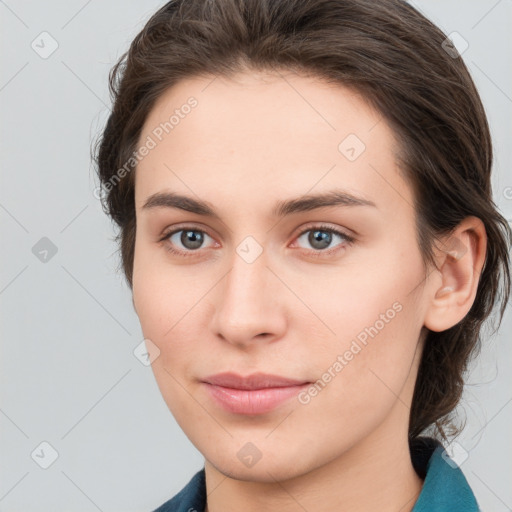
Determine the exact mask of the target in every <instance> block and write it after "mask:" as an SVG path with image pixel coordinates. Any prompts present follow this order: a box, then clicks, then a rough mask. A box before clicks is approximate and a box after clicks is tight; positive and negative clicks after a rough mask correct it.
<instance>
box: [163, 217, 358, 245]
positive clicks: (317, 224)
mask: <svg viewBox="0 0 512 512" xmlns="http://www.w3.org/2000/svg"><path fill="white" fill-rule="evenodd" d="M314 229H316V230H319V231H332V232H334V234H338V235H340V236H342V237H344V238H345V239H347V240H349V241H350V240H351V239H354V238H355V235H354V234H352V233H346V232H345V230H347V231H350V230H348V229H347V228H344V229H341V228H338V227H333V226H330V225H329V223H327V222H321V221H311V224H309V223H306V225H304V226H302V227H301V228H299V229H298V230H297V231H294V234H293V237H294V240H295V239H296V238H298V237H299V236H302V235H304V234H305V233H307V232H308V231H312V230H314ZM187 230H189V231H199V232H201V233H204V234H206V235H208V236H209V237H210V238H211V239H213V240H214V239H215V237H213V236H212V235H211V234H210V233H208V230H206V229H204V228H202V227H200V226H199V225H193V224H185V225H183V226H180V225H178V226H177V227H176V226H174V227H173V228H172V229H169V230H164V232H163V234H162V236H161V237H160V239H159V240H160V241H168V240H169V238H170V237H171V236H173V235H175V234H176V233H179V232H180V231H187Z"/></svg>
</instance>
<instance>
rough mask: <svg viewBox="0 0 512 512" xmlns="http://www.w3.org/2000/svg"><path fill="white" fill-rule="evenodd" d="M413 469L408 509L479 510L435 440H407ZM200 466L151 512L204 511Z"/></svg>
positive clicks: (437, 511)
mask: <svg viewBox="0 0 512 512" xmlns="http://www.w3.org/2000/svg"><path fill="white" fill-rule="evenodd" d="M409 447H410V450H411V460H412V464H413V467H414V469H415V471H416V472H417V473H418V475H419V476H420V477H421V478H422V479H424V482H423V487H422V489H421V492H420V495H419V497H418V500H417V501H416V504H415V505H414V508H413V509H412V512H480V509H479V508H478V504H477V501H476V499H475V496H474V494H473V492H472V491H471V488H470V487H469V484H468V482H467V480H466V478H465V477H464V474H463V473H462V471H461V470H460V468H459V467H458V466H457V464H455V462H454V461H453V460H452V459H450V458H449V456H448V455H447V453H446V451H445V449H444V448H443V446H442V445H441V443H440V442H439V441H437V440H436V439H433V438H430V437H419V438H416V439H415V440H413V441H411V442H410V443H409ZM205 506H206V481H205V472H204V467H203V468H202V469H201V470H200V471H198V472H197V473H196V474H195V475H194V476H193V477H192V479H191V480H190V481H189V483H188V484H187V485H186V486H185V487H184V488H183V489H182V490H181V491H180V492H179V493H178V494H176V496H174V497H173V498H171V499H170V500H169V501H167V502H165V503H164V504H163V505H161V506H160V507H158V508H157V509H156V510H154V511H153V512H204V509H205Z"/></svg>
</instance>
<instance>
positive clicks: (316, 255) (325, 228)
mask: <svg viewBox="0 0 512 512" xmlns="http://www.w3.org/2000/svg"><path fill="white" fill-rule="evenodd" d="M181 231H194V232H196V233H202V234H204V235H208V233H207V232H206V231H204V230H202V229H197V228H196V227H195V226H184V227H181V228H180V229H175V230H174V231H171V232H169V233H166V234H165V235H164V236H163V237H162V238H161V239H160V240H159V242H165V241H166V240H169V239H170V238H171V236H173V235H175V234H176V233H180V232H181ZM309 231H323V232H325V233H330V234H334V235H338V236H339V237H340V238H342V239H344V241H345V242H344V244H340V245H338V246H337V247H333V248H331V249H325V250H319V249H311V251H312V253H308V256H312V257H314V258H320V257H323V256H325V255H328V256H330V255H331V254H333V253H335V252H337V251H339V250H341V249H340V246H345V247H347V246H348V247H350V246H351V245H352V244H353V243H354V242H355V238H354V237H352V236H349V235H347V234H346V233H343V232H342V231H338V230H337V229H334V228H331V227H329V226H325V225H318V226H310V227H308V228H307V229H304V230H303V231H301V232H300V233H299V234H298V235H297V236H296V238H300V237H301V236H302V235H304V234H305V233H308V232H309ZM208 236H210V235H208ZM210 238H211V237H210ZM165 249H166V250H167V251H169V252H170V253H171V254H174V255H176V256H180V257H183V258H188V257H194V256H197V253H198V252H199V249H198V250H195V251H192V250H188V251H181V250H177V249H174V248H173V247H172V245H169V244H166V246H165Z"/></svg>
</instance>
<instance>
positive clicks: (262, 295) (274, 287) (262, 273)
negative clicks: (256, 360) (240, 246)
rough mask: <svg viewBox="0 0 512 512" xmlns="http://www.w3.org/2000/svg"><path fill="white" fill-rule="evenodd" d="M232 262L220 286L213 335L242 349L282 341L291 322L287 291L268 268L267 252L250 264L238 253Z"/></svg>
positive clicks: (217, 293) (217, 288) (218, 287)
mask: <svg viewBox="0 0 512 512" xmlns="http://www.w3.org/2000/svg"><path fill="white" fill-rule="evenodd" d="M232 261H233V264H232V267H231V270H230V271H229V272H228V273H227V274H226V275H225V277H224V279H223V280H222V281H221V283H219V285H218V286H217V287H216V296H215V313H214V315H213V319H212V329H213V332H214V333H215V334H216V335H217V336H218V337H220V338H221V339H223V340H224V341H226V342H228V343H231V344H233V345H237V346H238V347H240V348H248V347H249V346H251V345H253V344H255V343H257V344H261V343H262V342H266V343H270V342H272V341H275V340H277V339H279V338H281V337H282V336H283V334H284V332H285V330H286V322H287V320H286V312H285V305H284V301H285V299H286V296H285V290H284V287H283V285H282V283H281V282H280V281H279V279H278V278H277V277H276V276H275V272H273V271H272V270H271V269H270V268H269V267H268V266H267V259H266V258H265V252H263V253H262V254H261V255H260V256H259V257H258V258H257V259H256V260H255V261H253V262H250V263H249V262H247V261H246V260H244V258H243V257H240V256H239V254H237V253H235V254H234V257H233V260H232Z"/></svg>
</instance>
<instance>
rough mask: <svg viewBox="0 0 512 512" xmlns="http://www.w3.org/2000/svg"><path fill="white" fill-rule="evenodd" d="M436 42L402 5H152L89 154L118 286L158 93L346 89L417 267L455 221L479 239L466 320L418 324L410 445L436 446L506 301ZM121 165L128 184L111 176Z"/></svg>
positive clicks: (475, 121) (505, 269) (464, 110)
mask: <svg viewBox="0 0 512 512" xmlns="http://www.w3.org/2000/svg"><path fill="white" fill-rule="evenodd" d="M447 41H448V40H447V38H446V35H445V34H444V33H443V32H442V31H441V30H440V29H439V28H438V27H436V26H435V25H434V24H432V23H431V22H430V21H429V20H428V19H427V18H426V17H424V16H423V15H422V14H421V13H419V12H418V11H417V10H416V9H414V8H413V7H412V6H411V5H409V4H407V3H406V2H405V1H401V0H380V1H378V2H376V1H374V0H280V1H275V0H173V1H171V2H168V3H167V4H165V5H164V6H163V7H161V8H160V9H159V10H158V11H157V12H156V13H155V14H154V15H153V16H152V17H151V18H150V19H149V21H147V23H146V24H145V26H144V28H143V29H142V30H141V31H140V33H138V34H137V35H136V37H135V38H134V40H133V41H132V43H131V45H130V47H129V50H128V51H126V52H125V53H124V54H122V56H121V57H120V58H119V60H118V61H117V63H116V64H115V65H114V67H113V68H112V69H111V71H110V75H109V89H110V94H111V98H112V103H113V108H112V111H111V113H110V115H109V118H108V121H107V123H106V126H105V128H104V131H103V133H102V134H100V137H99V139H98V140H97V141H96V144H95V147H94V155H93V158H94V160H95V163H96V166H97V173H98V176H99V179H100V182H101V187H102V190H103V192H105V194H103V195H102V197H101V200H102V207H103V209H104V211H105V213H107V214H108V215H109V216H110V217H111V218H112V219H113V221H115V223H116V224H117V226H118V227H119V233H118V235H117V237H116V242H118V243H119V248H120V251H121V262H122V269H123V271H124V275H125V278H126V280H127V282H128V285H129V287H130V289H133V284H132V273H133V260H134V246H135V232H136V215H135V201H134V197H135V194H134V183H135V182H134V174H135V169H136V161H135V159H134V158H133V155H134V154H135V153H134V152H135V151H136V149H137V147H136V146H137V143H138V139H139V136H140V133H141V129H142V127H143V125H144V122H145V120H146V118H147V116H148V114H149V112H150V111H151V109H152V107H153V106H154V104H155V102H156V100H157V99H158V98H159V97H160V96H161V95H162V94H163V93H164V92H165V91H166V90H167V89H169V88H170V87H172V86H173V85H175V84H176V83H177V82H179V81H180V80H182V79H186V78H194V77H200V76H212V75H215V76H224V77H231V78H232V77H233V76H235V75H236V74H237V73H240V72H246V71H252V70H253V71H279V70H293V71H297V72H300V73H303V74H307V75H312V76H317V77H319V78H323V79H324V80H327V81H330V82H333V83H337V84H339V85H341V86H345V87H349V88H351V89H352V90H355V91H357V92H358V93H359V94H360V95H361V97H362V98H363V99H364V100H366V101H367V102H368V103H369V104H370V105H371V106H373V107H374V109H375V110H376V111H377V112H379V113H380V114H381V115H382V117H383V118H384V119H385V120H386V121H387V123H388V124H389V126H390V127H391V128H392V130H393V132H394V134H395V136H396V139H397V141H398V145H399V149H400V151H399V156H397V160H398V162H397V163H398V164H399V172H400V173H401V174H402V173H403V174H402V176H403V177H404V178H405V179H406V180H407V182H408V183H409V185H410V186H411V189H412V190H413V193H414V210H415V215H416V219H415V220H416V228H417V242H418V246H419V248H420V251H421V255H422V261H423V264H424V267H425V269H427V268H428V266H429V265H434V264H435V263H434V262H435V259H434V254H435V253H434V246H435V243H436V241H437V240H438V237H440V236H441V235H446V234H450V233H451V232H452V231H453V230H454V229H455V228H456V226H457V225H458V224H459V223H460V222H461V221H462V220H463V219H465V218H466V217H468V216H476V217H478V218H479V219H481V220H482V222H483V224H484V226H485V229H486V234H487V252H486V259H485V263H484V266H483V269H482V272H481V274H480V276H479V283H478V290H477V294H476V297H475V300H474V303H473V305H472V307H471V309H470V311H469V312H468V314H467V315H466V316H465V318H464V319H463V320H461V321H460V322H459V323H457V324H456V325H454V326H453V327H451V328H450V329H447V330H445V331H443V332H433V331H430V330H428V329H426V328H424V329H426V331H427V332H426V333H425V334H426V338H425V343H424V347H423V352H422V356H421V362H420V366H419V370H418V376H417V380H416V384H415V390H414V396H413V400H412V406H411V411H410V418H409V440H410V441H412V440H414V439H416V438H417V437H418V436H420V434H421V433H423V432H424V431H425V430H427V429H431V430H433V432H434V434H435V435H437V436H440V437H441V438H442V439H444V440H446V439H447V435H446V432H445V429H446V427H447V426H449V427H450V428H451V429H452V431H454V432H455V433H458V429H457V428H456V427H454V425H452V424H451V420H452V415H453V412H454V409H455V407H456V406H457V404H458V402H459V401H460V398H461V396H462V392H463V389H464V374H465V372H466V371H467V369H468V365H469V362H470V360H471V358H472V357H473V356H474V355H475V354H476V353H477V352H479V350H480V348H481V330H482V326H483V323H484V321H485V320H486V319H487V318H488V317H489V316H490V315H491V313H492V312H493V310H494V307H495V306H496V305H497V303H498V301H499V300H501V302H502V304H501V308H500V310H499V324H498V327H499V325H501V321H502V318H503V314H504V311H505V308H506V305H507V302H508V298H509V294H510V286H511V280H510V269H509V264H510V262H509V247H510V245H511V244H512V231H511V229H510V227H509V225H508V222H507V220H506V219H505V218H504V217H503V216H502V215H500V213H499V211H498V209H497V208H496V206H495V204H494V202H493V199H492V190H491V167H492V159H493V150H492V142H491V136H490V132H489V126H488V123H487V119H486V115H485V112H484V108H483V106H482V102H481V100H480V97H479V94H478V92H477V90H476V87H475V85H474V83H473V81H472V79H471V76H470V74H469V72H468V70H467V68H466V66H465V64H464V62H463V60H462V58H461V57H460V55H458V54H457V53H456V51H455V50H454V49H453V47H451V48H450V47H447ZM454 52H455V53H454ZM127 162H129V165H128V167H127ZM122 168H124V169H125V173H126V176H124V173H121V174H122V175H123V179H121V180H119V174H120V171H121V169H122ZM126 169H128V172H126ZM130 171H131V172H130ZM114 178H117V183H115V186H112V184H113V183H114V181H113V180H114ZM502 278H503V279H502ZM500 285H501V286H500Z"/></svg>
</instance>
